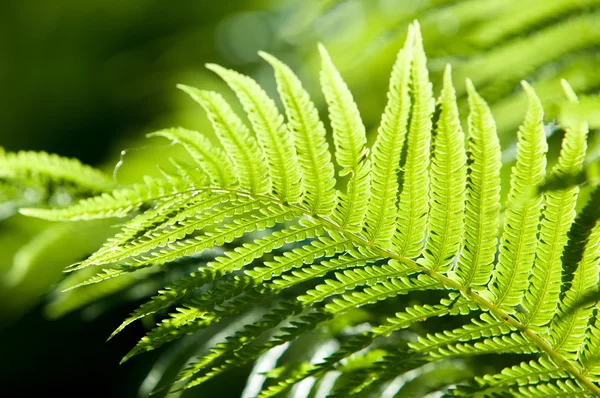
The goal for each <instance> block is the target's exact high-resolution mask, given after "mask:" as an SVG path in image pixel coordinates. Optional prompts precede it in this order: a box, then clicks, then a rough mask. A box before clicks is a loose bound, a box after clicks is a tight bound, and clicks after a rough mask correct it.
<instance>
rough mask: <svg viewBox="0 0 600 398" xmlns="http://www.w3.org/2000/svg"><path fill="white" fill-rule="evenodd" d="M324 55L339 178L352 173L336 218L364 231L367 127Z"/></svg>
mask: <svg viewBox="0 0 600 398" xmlns="http://www.w3.org/2000/svg"><path fill="white" fill-rule="evenodd" d="M319 51H320V52H321V59H322V67H321V86H322V87H323V93H324V94H325V99H326V100H327V103H328V104H329V117H330V119H331V127H332V128H333V141H334V144H335V157H336V160H337V164H338V165H339V166H340V167H342V170H341V171H340V175H342V176H344V175H347V174H349V175H350V181H349V182H348V190H347V193H346V194H343V193H340V194H339V195H340V201H339V206H338V207H337V209H336V212H335V214H334V219H335V220H336V222H338V224H340V226H341V227H342V228H344V229H345V230H347V231H349V232H359V231H360V230H361V227H362V224H363V221H364V217H365V214H366V211H367V204H368V202H369V181H370V178H369V177H370V173H369V171H370V162H369V161H368V160H367V159H366V155H367V149H366V144H367V138H366V135H365V127H364V125H363V122H362V120H361V117H360V113H359V112H358V107H357V106H356V104H355V102H354V100H353V98H352V94H351V93H350V90H349V89H348V87H347V86H346V83H344V81H343V80H342V77H341V76H340V74H339V72H338V71H337V69H336V68H335V66H334V65H333V62H332V61H331V59H330V58H329V54H328V53H327V50H325V47H323V46H322V45H320V46H319Z"/></svg>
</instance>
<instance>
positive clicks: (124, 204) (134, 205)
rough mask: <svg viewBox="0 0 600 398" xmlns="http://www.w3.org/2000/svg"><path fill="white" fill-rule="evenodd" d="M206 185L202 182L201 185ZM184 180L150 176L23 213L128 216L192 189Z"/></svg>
mask: <svg viewBox="0 0 600 398" xmlns="http://www.w3.org/2000/svg"><path fill="white" fill-rule="evenodd" d="M199 186H202V185H199ZM193 188H195V186H194V185H192V186H190V185H188V182H184V181H183V180H174V179H170V180H158V179H153V178H150V177H146V178H145V179H144V184H136V185H134V186H132V187H130V188H129V187H128V188H118V189H115V190H114V191H112V192H111V193H103V194H102V195H99V196H93V197H91V198H87V199H82V200H80V201H79V202H78V203H76V204H74V205H71V206H69V207H66V208H62V209H36V208H22V209H20V210H19V212H20V213H21V214H24V215H26V216H31V217H37V218H43V219H45V220H50V221H80V220H94V219H99V218H107V217H119V218H120V217H126V216H128V215H129V214H131V213H132V212H133V211H135V210H138V209H139V208H140V207H142V206H143V205H144V204H146V203H149V202H151V201H154V200H158V199H162V198H164V197H166V196H174V195H177V194H181V193H183V192H186V191H189V190H192V189H193Z"/></svg>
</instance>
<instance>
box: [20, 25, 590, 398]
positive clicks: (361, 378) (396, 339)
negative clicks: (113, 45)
mask: <svg viewBox="0 0 600 398" xmlns="http://www.w3.org/2000/svg"><path fill="white" fill-rule="evenodd" d="M590 18H592V17H590ZM517 22H518V21H517ZM519 23H524V22H523V21H521V22H519ZM515 24H516V25H515V29H516V26H517V25H518V24H517V23H516V22H515ZM482 34H483V33H482ZM319 51H320V56H321V60H322V63H321V86H322V87H323V94H324V97H325V100H326V102H327V105H328V108H329V119H330V121H331V126H332V131H333V146H334V149H335V151H334V158H335V162H336V164H337V166H338V168H339V170H340V176H341V177H342V179H341V181H337V180H336V178H335V175H334V170H335V168H334V163H333V161H332V154H331V153H330V151H329V148H328V143H327V139H326V130H325V126H324V124H323V122H322V121H321V120H320V118H319V114H318V112H317V109H316V107H315V105H314V104H313V102H312V101H311V99H310V97H309V95H308V93H307V92H306V91H305V90H304V88H303V87H302V84H301V82H300V80H299V79H298V78H297V76H296V75H295V74H294V72H293V71H292V70H291V69H290V68H289V67H288V66H286V65H285V64H283V63H282V62H281V61H279V60H278V59H276V58H275V57H273V56H272V55H269V54H266V53H261V56H262V57H263V58H264V59H265V60H266V61H267V62H268V63H269V64H271V66H272V67H273V69H274V72H275V78H276V82H277V88H278V91H279V94H280V96H281V99H282V102H283V106H284V108H285V113H286V115H287V121H284V119H283V116H281V115H280V113H279V111H278V109H277V107H276V105H275V102H274V101H273V100H272V99H270V98H269V97H268V96H267V94H266V93H265V91H263V90H262V89H261V88H260V87H259V86H258V84H257V83H256V82H255V81H254V80H252V79H250V78H249V77H246V76H243V75H241V74H239V73H237V72H234V71H231V70H227V69H225V68H222V67H220V66H216V65H212V64H211V65H208V67H209V68H210V69H211V70H213V71H214V72H216V73H217V74H218V75H219V76H221V77H222V78H223V79H224V80H225V82H226V83H227V84H228V85H229V86H230V87H231V88H232V89H233V91H234V92H235V93H236V95H237V97H238V98H239V100H240V102H241V104H242V107H243V108H244V110H245V112H246V113H247V114H248V119H249V121H250V125H251V128H250V127H248V126H246V125H245V122H244V121H243V120H242V119H241V118H240V117H239V116H237V115H236V114H235V113H234V111H233V110H232V107H231V106H230V105H229V104H227V102H226V101H225V100H224V99H223V97H222V96H220V95H219V94H217V93H214V92H207V91H202V90H197V89H194V88H191V87H187V86H180V87H181V88H182V89H183V90H184V91H186V92H187V93H189V94H190V95H191V96H192V97H193V98H194V99H195V100H196V101H198V102H199V103H200V105H201V106H202V107H203V108H204V109H205V110H206V112H207V114H208V117H209V119H210V121H211V123H212V125H213V127H214V129H215V131H216V133H217V136H218V138H219V141H220V142H221V144H222V149H221V148H218V147H215V146H213V145H210V144H209V142H208V140H207V139H206V138H205V137H204V136H202V135H201V134H200V133H198V132H193V131H190V130H185V129H173V130H163V131H160V132H157V133H155V134H154V135H160V136H164V137H166V138H169V139H173V140H176V141H177V142H179V143H181V144H182V145H183V146H184V147H185V148H186V149H187V150H188V152H189V153H190V155H191V157H192V158H193V160H194V162H195V164H194V167H192V168H186V167H183V166H181V165H179V164H176V172H175V173H166V174H165V178H164V180H160V181H155V180H146V183H145V184H141V185H138V186H134V187H125V188H117V190H115V191H113V192H112V193H111V194H108V193H106V194H103V195H100V196H97V197H94V198H91V199H84V200H82V201H80V202H79V203H76V204H74V205H72V206H70V207H67V208H64V209H56V210H54V209H52V210H48V209H23V210H22V212H23V213H25V214H27V215H30V216H37V217H42V218H47V219H52V220H65V221H66V220H81V219H92V218H102V217H123V218H125V219H124V223H123V225H122V227H121V231H120V232H119V233H118V234H117V235H116V236H115V237H114V238H112V239H109V240H108V241H107V242H106V243H105V244H104V246H103V247H102V248H100V249H99V250H98V251H97V252H95V253H94V254H92V255H91V256H89V257H88V258H87V259H85V260H83V261H82V262H80V263H77V264H75V265H74V266H72V267H70V268H69V270H70V271H77V272H75V274H73V275H80V274H82V273H84V274H85V275H84V276H81V277H78V280H77V282H76V283H74V284H75V285H77V284H79V285H86V286H85V287H83V288H82V289H90V288H92V286H93V285H94V284H98V286H103V285H104V286H107V287H108V288H109V290H110V289H111V286H110V285H107V284H109V283H112V284H114V289H118V285H119V282H118V281H123V282H124V284H127V283H129V282H130V281H131V278H132V276H133V275H140V272H141V273H151V272H153V270H159V269H161V268H163V269H164V268H170V267H175V266H177V264H178V262H180V261H181V260H182V259H184V258H187V259H191V260H196V262H199V263H200V266H199V268H198V271H196V272H193V273H190V274H188V275H186V276H184V277H183V278H182V279H180V280H177V281H175V282H173V283H171V284H168V285H167V287H166V288H165V289H163V290H160V291H159V292H158V294H157V295H155V296H154V297H152V298H151V299H150V301H148V302H147V303H145V304H143V305H142V306H141V307H140V308H139V309H137V310H135V311H134V312H133V313H132V314H131V316H130V317H129V318H128V319H127V320H125V321H124V323H123V324H122V325H121V326H119V327H118V328H117V330H116V331H115V334H116V333H118V332H120V331H121V330H123V328H125V327H127V325H129V324H131V323H132V322H134V321H136V320H139V319H143V318H146V317H148V316H151V315H153V314H155V313H158V312H159V311H163V310H164V309H166V308H169V307H175V309H174V310H172V311H171V313H170V316H168V317H166V318H165V319H163V320H162V321H161V322H159V323H158V324H157V325H156V327H155V328H153V329H152V330H150V331H149V332H148V334H147V335H146V336H145V337H143V338H142V339H141V340H140V342H139V343H138V344H137V345H136V347H134V348H133V350H132V351H131V352H130V353H129V354H127V355H126V357H125V358H124V360H128V359H129V358H131V357H133V356H135V355H137V354H139V353H141V352H144V351H149V350H153V349H156V348H157V347H159V346H161V345H163V344H165V343H167V342H170V341H172V340H175V339H178V338H180V337H183V336H184V335H185V334H190V333H196V332H198V331H200V330H202V329H207V328H209V327H211V326H212V325H215V324H216V325H220V324H224V323H227V322H229V321H235V320H236V319H245V321H244V323H245V325H244V326H240V327H239V328H237V329H236V330H235V332H233V333H229V334H228V335H227V336H226V338H225V339H224V340H223V341H221V342H220V343H217V344H215V345H214V346H213V347H212V348H211V349H210V350H209V351H208V352H206V353H204V355H203V356H200V357H199V358H198V359H197V360H196V361H195V362H192V363H190V364H188V365H187V367H186V368H185V369H183V370H182V372H181V373H180V375H179V377H178V378H177V380H176V383H177V385H178V386H179V385H181V386H183V387H184V388H190V387H193V386H196V385H199V384H202V383H204V382H205V381H207V380H210V379H212V378H214V377H216V376H217V375H219V374H222V373H223V372H225V371H228V370H230V369H232V368H234V367H237V366H240V365H242V364H245V363H249V362H252V361H255V360H256V359H257V358H259V357H261V356H263V355H268V352H270V350H271V349H274V348H276V347H279V349H280V350H285V349H288V350H289V349H293V347H294V346H295V344H296V343H298V344H300V343H299V342H300V341H301V340H302V338H303V337H304V336H306V335H307V334H310V333H318V331H319V328H320V327H321V326H324V325H331V324H332V323H335V322H336V320H337V321H341V320H347V319H349V318H347V317H350V315H351V314H352V313H353V311H356V309H357V308H360V307H363V306H367V305H371V306H374V307H375V308H385V306H381V304H382V303H387V302H391V301H393V300H397V298H398V297H401V296H408V297H413V296H414V295H415V294H418V293H419V292H428V294H429V295H430V296H431V300H433V302H432V303H418V304H416V303H414V302H410V301H399V302H401V303H403V307H402V308H397V307H396V309H395V311H396V313H395V314H394V315H392V316H390V314H389V312H385V315H384V316H383V319H381V318H380V319H377V318H376V317H373V318H372V319H370V322H371V325H370V327H369V328H368V330H366V331H355V332H350V333H349V334H350V335H349V336H347V337H346V338H343V336H341V337H340V336H338V337H340V339H341V344H340V345H339V347H338V348H337V349H336V350H335V351H333V352H330V354H329V355H326V356H325V357H322V358H319V359H318V360H314V361H310V360H308V361H307V362H305V363H302V364H301V365H299V366H296V367H292V366H289V367H285V366H284V367H282V368H280V369H279V371H273V372H271V373H270V375H269V378H268V379H267V381H266V383H265V384H264V385H263V389H262V392H261V393H260V394H259V396H260V397H270V396H275V395H277V394H280V393H283V392H285V391H287V390H289V389H290V388H292V387H293V386H294V385H296V384H297V383H299V382H301V381H302V380H305V379H307V378H309V377H314V378H317V379H320V380H321V381H323V380H324V378H325V377H326V375H327V374H328V372H330V371H334V370H340V371H341V372H342V373H344V372H345V373H344V375H343V376H342V377H340V378H339V379H337V380H336V381H335V382H334V383H333V387H332V390H331V391H332V393H333V395H334V396H353V395H358V394H370V395H371V396H379V395H378V394H379V393H380V391H381V388H382V386H384V387H385V386H386V385H387V386H388V387H387V388H390V390H391V389H393V385H394V384H393V380H394V379H396V378H398V377H400V376H402V375H413V376H412V377H413V378H415V377H417V376H415V375H417V374H419V375H430V374H435V372H434V370H435V369H442V368H444V366H447V364H448V362H445V361H453V360H456V359H457V358H463V357H474V356H476V355H484V354H495V355H497V354H504V353H509V354H513V355H515V356H517V357H518V356H519V355H521V356H523V357H522V362H520V363H518V364H515V365H514V366H512V365H508V366H506V367H505V368H503V369H500V371H499V372H498V373H496V374H493V373H490V374H486V375H481V377H477V378H474V379H471V382H470V383H469V384H463V385H461V386H459V387H456V388H449V385H450V384H452V383H456V382H458V380H455V379H452V378H448V381H446V382H445V384H444V385H441V386H437V387H436V388H438V389H440V390H446V391H447V393H448V394H449V395H456V396H461V395H462V396H465V395H467V396H489V395H492V394H500V395H513V396H560V395H564V396H600V386H599V385H598V381H599V377H600V364H599V362H600V355H599V350H600V349H599V348H598V347H599V346H600V342H599V341H598V339H599V338H600V331H599V330H598V311H597V308H596V305H595V303H589V302H584V301H582V300H583V299H584V298H585V297H586V294H588V293H589V292H590V290H594V289H595V286H596V284H597V281H598V259H599V258H600V243H599V242H600V232H599V231H600V228H599V227H598V225H599V222H598V214H596V213H597V210H596V209H597V204H596V203H595V202H594V201H595V200H596V199H595V196H592V198H591V199H590V202H589V203H590V204H589V205H588V206H587V207H585V209H584V210H582V212H581V213H580V214H579V215H578V216H577V217H576V205H577V201H578V191H579V188H578V187H577V186H567V187H560V188H559V189H556V190H553V189H549V190H542V189H541V187H542V185H543V184H544V182H545V173H546V163H547V160H546V152H547V143H546V137H545V135H544V130H543V108H542V105H541V102H540V100H539V98H538V96H537V95H536V93H535V91H534V90H533V88H532V87H530V86H529V85H528V84H526V83H523V88H524V91H525V93H526V96H527V98H528V101H529V103H528V108H527V114H526V116H525V119H524V121H523V123H522V126H521V128H520V129H519V132H518V134H517V142H518V144H517V155H516V164H515V166H514V167H513V169H512V173H511V177H510V183H511V187H510V191H509V192H508V198H507V201H506V207H505V209H504V217H503V221H502V224H501V218H500V210H501V209H500V196H501V195H500V185H501V184H500V178H501V177H500V169H501V156H500V154H501V152H500V144H499V139H498V136H497V134H496V128H495V122H494V120H493V118H492V114H491V111H490V109H489V106H488V105H487V103H486V102H485V100H484V99H483V97H482V96H480V95H479V94H478V93H477V91H476V90H475V87H474V85H473V83H471V81H467V83H466V92H467V95H468V103H469V107H470V111H469V114H468V118H467V121H468V122H467V131H466V133H467V134H466V137H465V134H464V133H463V130H462V127H461V124H460V122H459V120H460V115H459V108H458V106H457V102H456V90H455V89H454V87H453V83H452V76H451V70H450V67H447V68H446V71H445V74H444V78H443V88H442V91H441V95H440V97H439V99H438V100H437V103H436V102H435V101H434V98H433V92H432V85H431V83H430V81H429V74H428V70H427V68H426V56H425V52H424V49H423V42H422V37H421V33H420V28H419V25H418V24H417V23H416V22H415V23H414V24H412V25H411V27H410V28H409V32H408V36H407V39H406V41H405V44H404V47H403V48H402V49H401V50H400V52H399V54H398V57H397V59H396V62H395V64H394V67H393V70H392V74H391V77H390V88H389V92H388V103H387V106H386V107H385V110H384V113H383V116H382V121H381V124H380V127H379V129H378V134H377V137H376V139H375V142H374V144H373V147H372V150H371V151H369V150H368V149H367V145H366V136H365V127H364V125H363V122H362V120H361V116H360V114H359V111H358V107H357V106H356V104H355V103H354V101H353V99H352V94H351V93H350V91H349V89H348V87H347V85H346V84H345V82H344V80H343V79H342V77H341V74H340V73H339V72H338V70H337V69H336V67H335V66H334V63H333V61H332V59H331V57H330V56H329V54H328V53H327V51H326V50H325V48H324V47H323V46H320V47H319ZM564 84H565V91H566V93H567V98H568V99H569V100H570V101H573V102H576V101H577V97H576V96H575V94H574V92H573V91H572V90H571V89H570V87H569V86H568V85H566V83H564ZM587 133H588V126H587V124H586V123H584V122H579V123H575V124H573V125H572V126H569V127H568V128H567V129H566V133H565V136H564V140H563V143H562V149H561V152H560V155H559V157H558V160H557V163H556V165H555V166H554V167H553V169H552V171H551V174H552V175H553V177H554V178H564V177H568V176H570V175H572V174H576V173H578V172H579V171H580V170H581V168H582V165H583V160H584V156H585V151H586V140H587ZM42 160H43V158H42ZM21 166H22V165H21ZM40 167H41V166H40ZM15 170H17V171H18V172H21V171H20V169H19V168H18V167H16V166H15ZM23 170H24V171H23V172H27V170H26V168H24V169H23ZM64 178H66V179H68V175H65V176H64ZM78 182H79V183H81V181H78ZM342 183H345V189H342V190H336V187H340V186H342V185H343V184H342ZM94 189H98V190H100V189H102V191H101V192H104V191H103V190H104V189H105V188H104V186H98V187H95V188H94ZM580 200H581V199H580ZM129 214H131V216H129ZM127 216H129V218H126V217H127ZM240 239H244V241H245V242H242V241H241V240H240ZM498 243H500V244H499V245H498ZM226 244H227V245H231V246H232V247H233V249H232V250H227V251H225V252H224V253H217V254H214V253H212V252H210V250H211V249H213V248H215V247H220V246H223V245H226ZM205 257H208V258H209V259H211V260H209V261H201V260H200V259H203V258H205ZM90 270H92V271H90ZM563 273H564V274H565V278H570V280H568V281H562V278H563ZM569 275H570V276H569ZM142 276H144V274H142ZM113 291H114V290H113ZM71 292H77V289H75V290H72V291H71ZM394 302H395V301H394ZM582 302H583V304H581V303H582ZM250 313H252V317H251V319H250V318H248V317H245V318H244V315H245V314H246V315H247V314H250ZM439 317H446V319H448V320H451V321H452V322H450V321H449V323H448V324H447V325H446V326H445V327H444V328H443V329H442V330H441V331H439V332H432V331H427V329H423V328H420V327H419V325H420V324H421V323H422V322H428V321H429V320H434V319H435V318H439ZM340 330H345V329H340ZM338 334H343V333H338ZM415 334H417V335H418V337H417V338H414V335H415ZM113 335H114V334H113ZM381 341H385V342H386V345H382V343H381ZM290 347H292V348H290ZM380 347H381V348H380ZM278 355H281V353H280V354H278ZM348 364H354V367H352V366H349V365H348ZM402 377H404V376H402ZM406 377H408V376H406ZM418 377H421V376H418ZM422 377H425V376H422ZM466 377H467V376H466V375H462V376H461V381H465V380H464V378H466ZM415 380H416V379H415ZM386 383H387V384H386ZM402 390H405V388H404V387H402V389H400V390H399V391H402ZM406 390H410V388H409V387H406ZM406 390H405V391H406Z"/></svg>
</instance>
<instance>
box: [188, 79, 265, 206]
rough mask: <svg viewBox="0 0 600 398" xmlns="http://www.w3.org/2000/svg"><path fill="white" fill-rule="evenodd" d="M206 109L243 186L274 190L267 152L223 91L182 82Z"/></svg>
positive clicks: (260, 190)
mask: <svg viewBox="0 0 600 398" xmlns="http://www.w3.org/2000/svg"><path fill="white" fill-rule="evenodd" d="M178 87H179V88H180V89H182V90H183V91H185V92H186V93H187V94H189V95H190V97H192V98H193V99H194V100H195V101H196V102H198V103H199V104H200V105H201V106H202V108H204V110H205V111H206V113H207V115H208V118H209V119H210V122H211V123H212V125H213V128H214V130H215V132H216V133H217V136H218V137H219V140H220V141H221V144H223V147H224V148H225V150H226V152H227V154H228V155H229V156H230V157H231V160H232V161H233V164H234V166H235V170H236V174H237V176H238V180H239V182H240V187H241V188H242V189H245V190H249V191H250V192H253V193H255V194H259V195H260V194H265V193H267V192H269V191H270V190H271V179H270V177H269V175H268V174H267V170H268V167H267V162H266V160H265V155H264V153H263V151H262V149H261V148H260V146H259V145H258V142H257V141H256V138H255V137H253V136H252V135H251V134H250V130H248V128H247V127H246V126H245V125H244V123H243V122H242V121H241V120H240V119H239V117H238V116H237V115H236V114H235V113H234V112H233V109H231V107H230V106H229V104H228V103H227V101H225V99H224V98H223V97H222V96H221V94H218V93H215V92H212V91H202V90H198V89H196V88H193V87H189V86H184V85H179V86H178Z"/></svg>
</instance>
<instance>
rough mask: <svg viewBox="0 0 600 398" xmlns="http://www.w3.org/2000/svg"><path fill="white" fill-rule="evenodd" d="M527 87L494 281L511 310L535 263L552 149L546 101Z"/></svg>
mask: <svg viewBox="0 0 600 398" xmlns="http://www.w3.org/2000/svg"><path fill="white" fill-rule="evenodd" d="M523 88H524V89H525V92H526V93H527V96H528V99H529V108H528V110H527V114H526V116H525V121H524V123H523V126H522V127H521V128H520V129H519V132H518V143H517V163H516V165H515V166H514V167H513V170H512V174H511V187H510V192H509V194H508V200H507V204H506V210H505V216H504V219H505V221H504V230H503V233H502V238H501V240H500V258H499V261H498V266H497V267H496V269H495V270H494V274H493V277H492V282H491V283H492V292H493V293H494V296H495V302H496V305H499V306H502V307H504V308H506V309H507V310H508V311H509V312H510V311H512V308H513V307H515V306H516V305H517V304H520V303H521V300H522V297H523V293H524V291H525V289H526V288H527V284H528V282H529V280H528V279H529V275H530V273H531V269H532V267H533V261H534V256H535V252H536V247H537V234H538V223H539V218H540V211H541V209H542V206H543V205H544V202H543V198H542V195H541V194H540V193H538V192H537V191H538V189H537V187H539V186H541V184H542V182H543V181H544V176H545V172H546V158H545V156H543V155H544V154H545V153H546V152H547V151H548V145H547V144H546V136H545V134H544V124H543V123H544V122H543V109H542V104H541V103H540V100H539V99H538V98H537V97H536V95H535V93H534V91H533V89H532V88H531V87H530V86H529V85H528V84H526V83H523ZM540 155H542V156H540Z"/></svg>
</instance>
